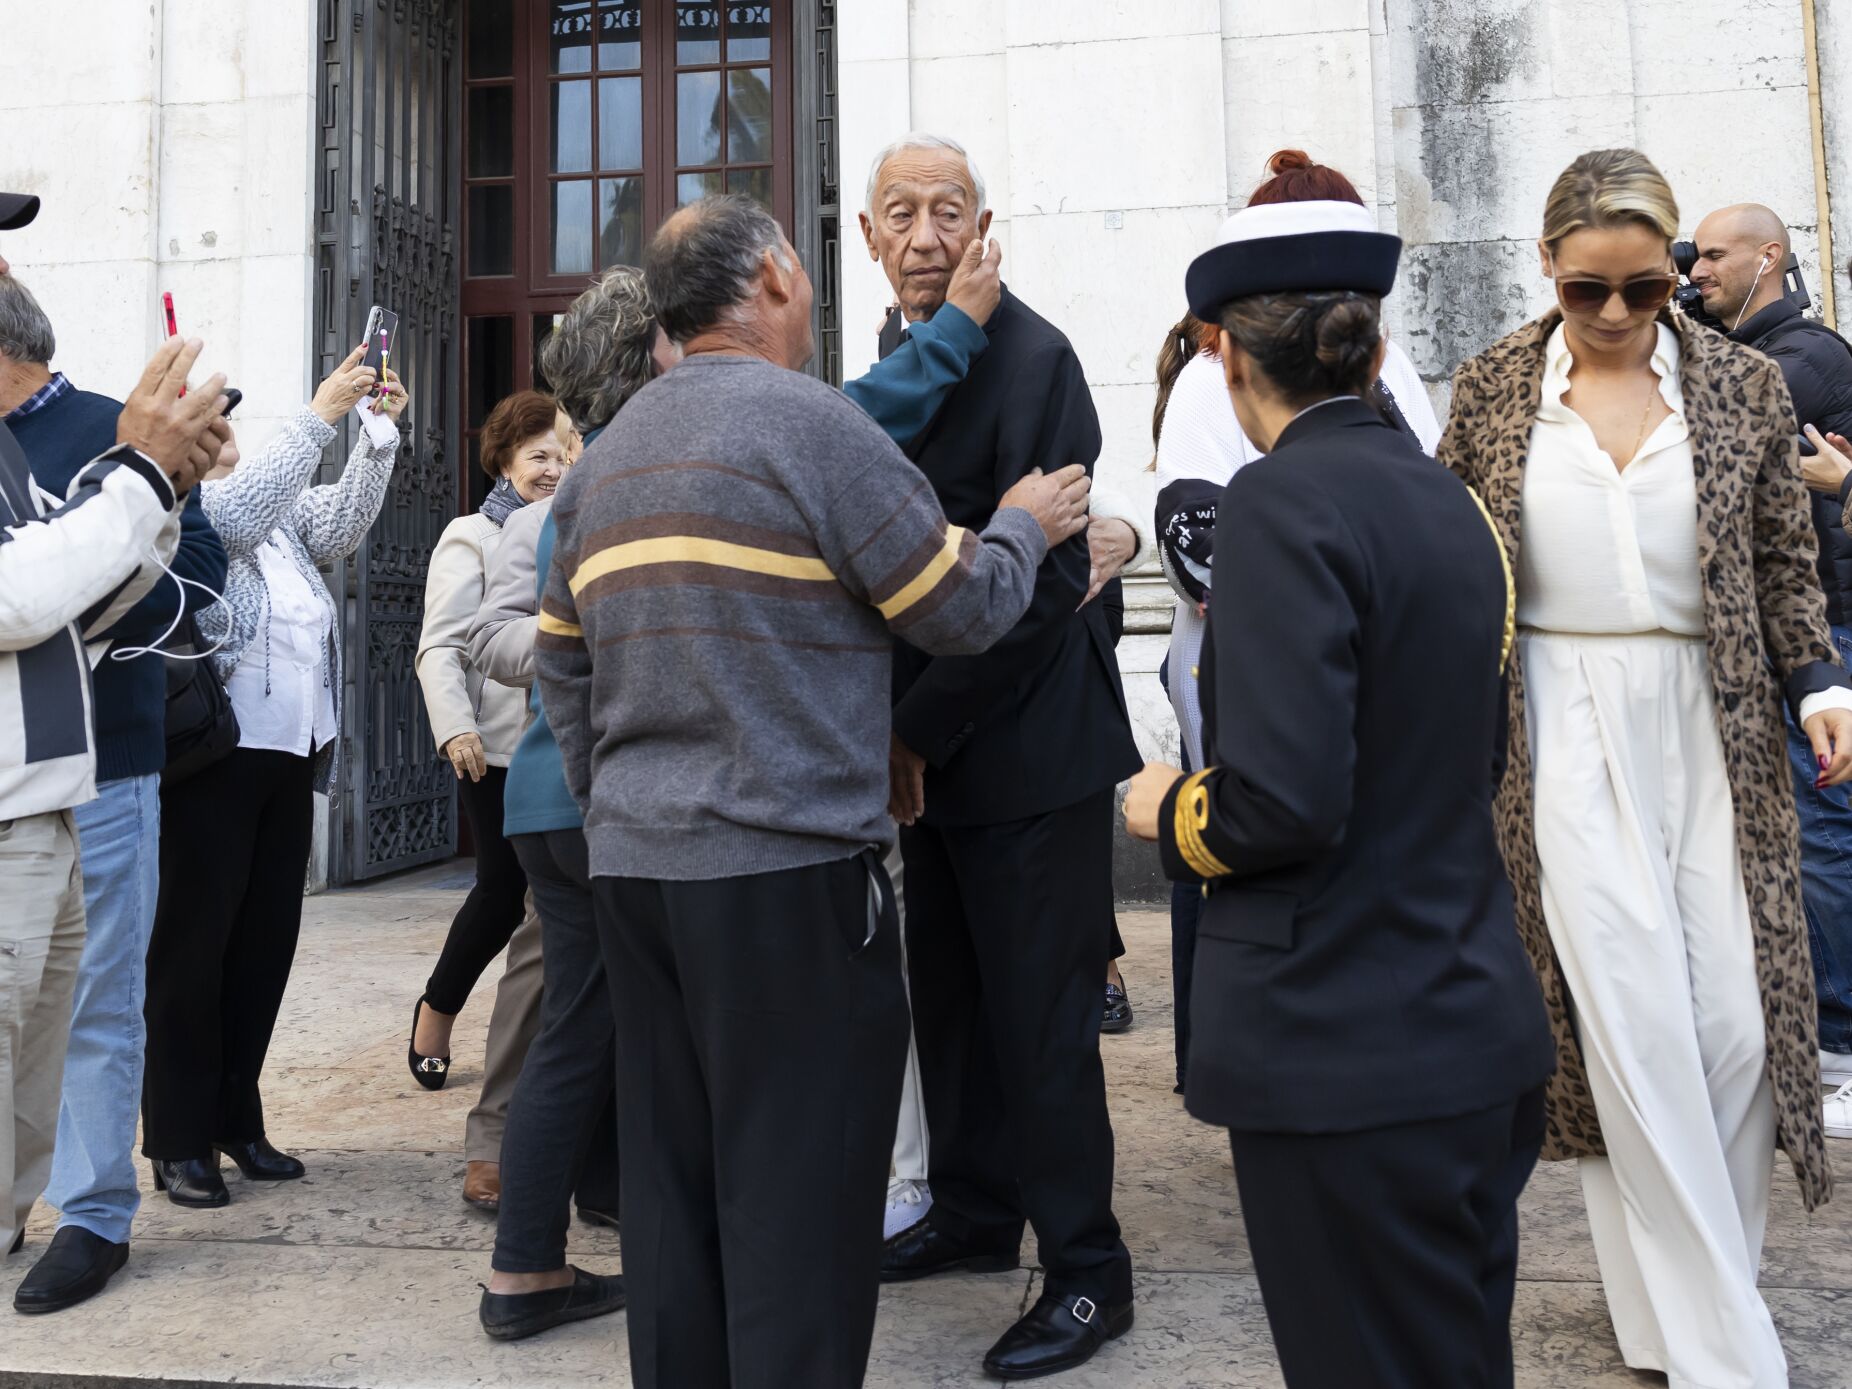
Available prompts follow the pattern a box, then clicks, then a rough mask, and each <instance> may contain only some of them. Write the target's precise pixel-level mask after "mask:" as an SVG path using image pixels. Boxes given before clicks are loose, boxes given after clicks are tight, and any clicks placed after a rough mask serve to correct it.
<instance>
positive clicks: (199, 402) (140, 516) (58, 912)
mask: <svg viewBox="0 0 1852 1389" xmlns="http://www.w3.org/2000/svg"><path fill="white" fill-rule="evenodd" d="M38 207H39V200H38V199H37V198H34V197H29V196H26V195H23V194H15V193H0V230H6V231H13V230H17V229H18V228H20V227H23V226H25V225H26V224H27V223H28V222H30V221H31V220H32V219H33V217H34V216H35V215H36V214H37V212H38ZM10 270H11V267H10V266H8V264H7V263H6V261H5V259H4V258H0V279H5V278H6V277H7V276H8V275H9V273H10ZM198 355H199V344H198V343H191V344H182V343H180V342H179V341H178V340H175V341H173V342H169V343H167V344H165V345H164V346H163V347H162V348H161V350H160V351H159V352H158V353H156V354H155V357H154V360H153V361H151V362H150V363H149V364H148V368H147V371H146V372H144V374H143V376H142V381H141V385H140V386H139V387H138V388H137V390H136V392H135V394H134V395H132V396H130V398H129V400H128V403H127V405H126V406H125V407H124V408H123V409H122V411H121V416H120V418H119V419H118V420H117V422H116V429H115V435H116V439H117V441H118V442H117V445H116V447H114V448H111V449H109V450H108V452H106V453H104V454H103V455H102V456H101V457H99V458H96V459H94V460H92V461H90V462H89V463H88V464H86V465H85V466H84V467H83V468H81V469H80V470H78V472H77V475H76V476H75V478H74V479H73V480H72V482H71V483H70V485H69V487H68V488H67V489H64V490H63V491H62V492H61V493H58V494H53V493H49V492H48V491H47V490H46V489H45V488H44V487H43V485H42V484H41V483H40V482H39V481H38V480H36V479H35V478H34V477H33V475H32V474H31V472H30V470H29V468H28V465H27V462H26V458H25V455H24V453H23V452H22V451H21V450H20V448H19V447H18V445H17V444H16V443H15V441H14V439H13V435H12V431H11V430H10V429H8V428H7V426H6V424H5V423H4V421H0V747H5V748H7V749H8V750H9V751H8V754H7V755H6V756H5V757H4V758H3V759H0V763H3V764H4V765H0V999H6V1000H11V1006H8V1007H5V1008H0V1255H10V1254H13V1253H16V1252H18V1250H19V1249H20V1247H21V1246H22V1245H23V1244H24V1240H25V1230H24V1225H25V1221H26V1217H27V1215H29V1214H30V1213H31V1210H32V1206H33V1203H34V1202H35V1201H37V1200H38V1197H39V1195H40V1193H41V1192H42V1191H43V1190H44V1188H45V1183H46V1179H47V1177H48V1176H49V1173H50V1169H51V1159H52V1151H51V1141H50V1139H51V1135H52V1133H53V1131H54V1129H55V1128H56V1124H57V1117H58V1100H59V1094H60V1088H61V1085H60V1082H61V1076H62V1072H63V1068H64V1053H65V1042H66V1038H67V1036H68V1033H69V1029H70V1021H71V996H72V990H73V988H74V987H75V985H76V980H77V966H78V960H79V957H80V955H81V954H82V951H83V945H84V898H83V879H82V877H81V876H80V874H79V873H78V872H77V852H78V849H77V835H76V826H75V824H74V822H73V818H72V815H71V808H72V807H74V806H77V805H80V804H82V803H84V802H87V801H90V800H92V799H93V798H94V797H95V795H96V750H95V729H94V726H93V721H92V716H91V704H92V695H91V683H90V680H89V677H88V662H87V661H86V659H85V652H84V642H85V640H86V639H87V638H89V637H92V636H95V635H96V634H97V633H100V632H101V631H103V630H104V629H106V628H107V627H109V626H110V625H111V624H112V623H114V622H115V621H116V619H117V618H118V617H120V616H121V615H122V614H123V613H124V612H126V611H127V610H128V609H130V608H132V607H133V606H134V605H135V603H137V602H138V601H139V600H140V599H141V598H142V596H143V595H144V594H145V593H147V592H148V591H149V590H150V589H151V588H152V587H153V586H154V585H155V583H156V582H157V581H158V580H159V579H160V578H161V574H162V570H163V568H164V567H165V565H166V564H167V562H168V561H169V560H171V559H172V557H173V554H174V550H175V546H176V544H177V542H178V539H179V534H180V509H181V506H182V503H183V499H184V498H185V496H186V494H187V493H188V492H189V491H190V490H191V489H192V487H193V484H194V483H195V482H197V481H198V480H199V478H200V477H201V476H203V475H204V474H205V473H206V472H208V471H210V470H211V468H212V467H213V466H214V465H215V464H216V463H217V461H218V451H219V445H220V443H221V442H222V440H221V439H220V437H219V436H218V435H217V434H216V433H214V432H213V430H212V424H213V421H214V419H215V418H216V408H215V407H216V402H217V400H218V396H219V388H220V387H221V386H223V384H224V378H223V377H217V378H215V379H214V380H213V381H210V382H208V383H207V384H206V386H205V388H204V389H202V390H199V391H196V392H195V393H194V394H193V395H191V396H189V397H187V398H186V399H182V398H181V394H180V392H181V388H182V387H183V386H184V384H185V382H186V373H187V370H188V369H189V368H190V367H191V366H192V365H193V362H194V359H195V358H196V357H197V356H198ZM64 1233H65V1232H61V1237H63V1235H64ZM86 1233H87V1232H83V1231H75V1232H73V1233H71V1235H70V1237H69V1238H66V1239H65V1243H66V1245H67V1246H70V1245H72V1244H74V1243H77V1242H81V1240H82V1237H83V1236H84V1235H85V1234H86ZM54 1243H56V1242H55V1241H54ZM126 1253H127V1249H126V1246H124V1247H123V1249H122V1254H123V1255H126ZM111 1257H114V1256H113V1255H112V1256H111ZM85 1262H90V1260H88V1259H86V1260H85ZM104 1262H108V1260H104ZM120 1266H121V1260H120V1258H115V1259H114V1264H113V1267H111V1268H110V1269H109V1271H108V1272H105V1273H103V1274H102V1275H101V1276H102V1278H103V1279H105V1280H106V1279H107V1278H108V1276H109V1272H113V1271H114V1268H119V1267H120ZM97 1286H99V1287H100V1286H101V1283H100V1282H99V1283H98V1284H97ZM92 1291H94V1289H92ZM21 1310H39V1309H36V1308H31V1307H24V1308H22V1309H21ZM45 1310H49V1309H45Z"/></svg>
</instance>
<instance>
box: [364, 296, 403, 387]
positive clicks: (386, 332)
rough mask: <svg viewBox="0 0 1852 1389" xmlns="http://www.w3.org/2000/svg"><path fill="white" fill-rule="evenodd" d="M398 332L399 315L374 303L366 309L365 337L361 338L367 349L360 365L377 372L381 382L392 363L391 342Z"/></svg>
mask: <svg viewBox="0 0 1852 1389" xmlns="http://www.w3.org/2000/svg"><path fill="white" fill-rule="evenodd" d="M398 332H399V316H398V315H397V314H396V313H394V312H393V311H392V310H391V309H384V308H381V307H380V306H379V305H378V304H375V305H374V306H373V307H372V309H370V310H369V311H368V313H367V332H366V337H365V338H363V339H362V341H363V342H365V343H366V345H367V350H366V355H365V356H363V357H362V358H361V359H360V365H361V366H363V367H371V368H372V369H373V370H374V371H376V372H378V373H379V378H380V380H381V381H382V382H383V381H384V380H385V379H386V368H387V367H388V366H390V365H391V364H392V344H393V341H394V340H395V339H396V338H397V336H398Z"/></svg>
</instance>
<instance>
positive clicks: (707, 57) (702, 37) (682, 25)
mask: <svg viewBox="0 0 1852 1389" xmlns="http://www.w3.org/2000/svg"><path fill="white" fill-rule="evenodd" d="M675 61H676V62H677V63H680V64H682V65H684V66H686V65H687V64H690V63H717V62H719V61H720V4H719V0H702V2H701V3H699V4H682V3H678V4H677V5H676V7H675Z"/></svg>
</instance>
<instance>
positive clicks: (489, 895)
mask: <svg viewBox="0 0 1852 1389" xmlns="http://www.w3.org/2000/svg"><path fill="white" fill-rule="evenodd" d="M507 781H508V771H507V768H505V767H490V768H488V769H487V770H486V771H484V772H483V774H482V780H481V781H471V780H470V779H469V778H468V777H465V778H464V779H463V780H462V781H459V782H458V783H457V800H458V801H459V802H460V803H461V804H462V806H463V814H464V816H465V817H466V818H467V819H468V820H469V833H470V838H471V839H473V840H474V841H475V844H476V883H475V886H474V887H472V888H470V890H469V896H468V897H466V898H464V899H463V905H462V906H461V907H459V908H458V909H457V914H456V917H455V919H454V920H452V921H451V923H450V934H449V935H447V936H445V937H444V948H443V950H442V952H440V953H439V955H438V957H437V964H436V966H435V967H434V968H433V969H432V970H431V978H430V980H429V981H428V982H427V983H426V984H425V986H424V1001H425V1004H426V1005H427V1006H428V1007H430V1008H431V1009H433V1010H434V1011H436V1012H439V1013H451V1014H455V1013H461V1012H462V1011H463V1005H464V1004H466V1003H468V1002H469V995H470V991H471V990H472V989H474V988H475V987H476V981H477V980H478V979H480V978H482V972H483V971H484V970H486V969H487V968H488V967H489V964H490V962H491V961H492V960H494V959H495V957H496V956H497V955H499V954H501V953H502V951H503V950H505V949H507V947H508V938H509V937H510V936H512V935H513V934H514V928H515V927H517V926H519V925H520V924H521V917H522V914H523V908H522V899H523V898H524V897H525V896H526V895H527V875H526V874H525V873H523V872H522V871H521V863H520V860H519V859H517V858H516V857H515V853H514V846H513V845H511V844H510V843H509V842H508V839H507V837H506V836H505V835H503V833H502V789H503V787H504V786H505V785H506V784H507Z"/></svg>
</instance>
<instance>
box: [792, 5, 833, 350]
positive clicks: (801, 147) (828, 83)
mask: <svg viewBox="0 0 1852 1389" xmlns="http://www.w3.org/2000/svg"><path fill="white" fill-rule="evenodd" d="M791 3H793V4H795V5H796V7H797V9H796V13H795V15H794V16H793V18H794V21H795V22H794V23H793V25H792V35H791V38H792V43H793V44H794V45H795V46H796V49H797V53H796V55H795V56H796V61H795V62H794V63H792V65H791V66H792V76H793V77H794V79H795V81H794V84H793V87H794V92H793V94H794V96H795V99H796V100H795V106H794V109H793V112H792V124H793V125H794V126H795V127H796V129H795V131H794V132H793V133H794V135H795V144H796V149H795V151H794V153H795V154H796V156H797V157H796V160H795V163H794V167H793V175H794V178H795V179H796V183H797V196H796V198H795V199H794V200H793V202H794V203H795V207H796V213H795V216H794V217H793V219H792V220H793V221H795V222H796V223H797V226H796V228H795V229H794V230H795V232H796V236H797V246H796V249H797V253H798V257H799V259H801V260H802V261H803V263H804V265H805V267H806V268H807V269H808V270H809V271H810V277H811V280H812V283H813V285H814V287H815V289H816V305H815V308H814V310H813V312H814V313H815V315H816V329H817V356H816V360H815V361H814V362H813V363H812V364H811V370H812V371H814V372H815V373H816V374H817V375H818V376H821V377H822V378H823V379H824V380H825V381H827V382H829V383H830V384H831V385H832V386H840V385H841V384H842V295H841V292H840V289H839V284H840V277H841V274H842V257H841V245H840V242H841V236H842V208H841V203H840V201H839V197H840V194H839V181H838V178H837V148H836V0H791Z"/></svg>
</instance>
